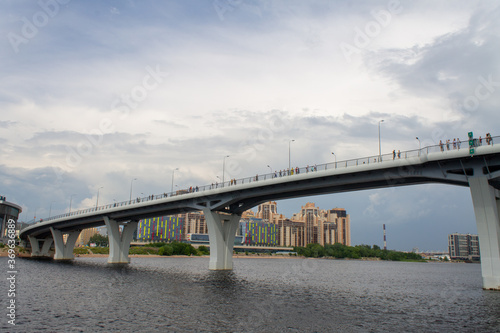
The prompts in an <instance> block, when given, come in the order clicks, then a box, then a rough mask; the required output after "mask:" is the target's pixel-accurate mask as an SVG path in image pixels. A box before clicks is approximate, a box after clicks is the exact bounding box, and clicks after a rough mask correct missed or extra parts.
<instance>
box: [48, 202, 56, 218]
mask: <svg viewBox="0 0 500 333" xmlns="http://www.w3.org/2000/svg"><path fill="white" fill-rule="evenodd" d="M54 202H55V201H52V202H51V203H50V206H49V219H50V216H51V213H52V204H53V203H54Z"/></svg>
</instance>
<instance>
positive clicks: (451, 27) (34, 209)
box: [0, 0, 500, 251]
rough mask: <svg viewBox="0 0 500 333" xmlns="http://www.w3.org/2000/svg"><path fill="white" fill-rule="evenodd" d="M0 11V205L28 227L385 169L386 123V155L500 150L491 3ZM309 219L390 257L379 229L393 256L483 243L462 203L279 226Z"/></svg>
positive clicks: (7, 6)
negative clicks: (302, 175) (459, 241)
mask: <svg viewBox="0 0 500 333" xmlns="http://www.w3.org/2000/svg"><path fill="white" fill-rule="evenodd" d="M0 6H1V9H2V10H1V11H0V35H1V36H2V38H0V75H1V77H2V80H0V115H1V117H0V156H1V159H0V194H1V195H5V196H6V197H7V200H8V201H10V202H14V203H16V204H18V205H20V206H22V207H23V213H22V214H21V216H20V220H21V221H30V220H31V221H33V219H34V217H35V216H36V218H37V219H39V218H44V217H48V216H49V215H55V214H61V213H64V212H67V211H68V210H69V207H70V204H71V207H72V208H71V209H72V210H73V209H79V208H88V207H92V206H95V205H96V203H97V198H99V204H104V203H113V202H114V201H117V202H118V201H124V200H128V199H129V197H130V195H131V189H132V196H133V197H138V196H147V195H150V194H158V193H164V192H169V191H170V189H171V187H172V186H174V189H181V188H186V187H189V186H193V185H205V184H210V183H213V182H216V181H218V180H219V179H220V178H222V172H223V164H224V162H225V171H226V172H225V175H224V176H225V177H226V179H229V178H243V177H248V176H252V175H255V174H257V173H259V174H262V173H266V172H269V171H270V169H272V170H280V169H284V168H286V167H288V162H289V149H290V160H291V164H292V165H294V166H306V165H313V164H321V163H327V162H333V161H334V159H335V158H336V159H337V160H338V161H341V160H346V159H351V158H356V157H364V156H372V155H377V154H378V137H379V136H378V127H379V121H380V120H384V122H383V123H380V138H381V148H382V153H390V152H392V150H393V149H396V150H402V151H403V150H410V149H416V148H418V147H419V144H421V145H422V146H428V145H434V144H437V143H438V142H439V140H446V139H453V138H461V139H465V138H466V137H467V133H468V132H469V131H473V132H474V134H475V136H476V137H477V136H479V135H483V136H484V134H485V133H487V132H490V133H492V135H493V136H495V135H500V113H499V112H498V110H499V109H500V66H499V65H500V60H499V59H500V56H499V50H500V4H499V3H498V2H497V1H469V0H467V1H439V2H436V1H418V2H416V1H393V0H391V1H355V2H354V1H326V0H324V1H314V0H311V1H298V0H287V1H285V0H269V1H260V0H255V1H250V0H209V1H201V0H200V1H184V0H183V1H181V0H178V1H147V0H146V1H132V0H129V1H77V0H72V1H70V0H41V1H18V0H16V1H14V0H2V1H0ZM416 137H418V138H419V139H420V142H419V141H418V140H416ZM291 140H295V141H293V142H291ZM332 152H334V153H335V155H332ZM225 156H229V157H227V158H225ZM177 168H178V170H176V169H177ZM172 176H174V183H173V184H172ZM134 179H135V180H134ZM98 194H99V197H98ZM307 202H314V203H316V205H317V206H319V207H320V208H322V209H329V208H334V207H342V208H345V209H346V210H347V212H348V213H349V214H350V216H351V239H352V243H353V244H370V245H373V244H377V245H379V246H382V245H383V232H382V224H384V223H385V224H386V227H387V245H388V248H390V249H397V250H412V249H413V248H414V247H418V248H419V249H420V250H421V251H425V250H447V235H448V234H450V233H454V232H460V233H476V232H477V230H476V224H475V218H474V212H473V207H472V202H471V198H470V192H469V189H468V188H464V187H455V186H446V185H436V184H428V185H418V186H407V187H401V188H387V189H380V190H369V191H360V192H350V193H342V194H332V195H322V196H314V197H304V198H297V199H291V200H283V201H278V212H279V213H282V214H284V215H286V216H287V217H291V216H292V214H293V213H295V212H298V211H299V210H300V207H301V206H302V205H305V204H306V203H307Z"/></svg>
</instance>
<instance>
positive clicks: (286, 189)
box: [20, 137, 500, 290]
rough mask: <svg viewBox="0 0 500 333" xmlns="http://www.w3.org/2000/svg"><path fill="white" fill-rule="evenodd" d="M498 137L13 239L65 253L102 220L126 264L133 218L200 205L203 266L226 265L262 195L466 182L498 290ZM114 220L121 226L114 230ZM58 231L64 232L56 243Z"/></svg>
mask: <svg viewBox="0 0 500 333" xmlns="http://www.w3.org/2000/svg"><path fill="white" fill-rule="evenodd" d="M499 140H500V137H494V138H492V141H491V142H489V144H488V143H486V141H485V140H483V142H482V144H480V143H479V141H478V140H475V141H474V144H475V145H476V147H475V148H474V152H473V154H471V152H470V151H469V145H468V142H463V143H462V144H461V145H460V144H458V145H453V144H452V143H450V144H449V145H448V146H447V145H437V146H429V147H425V148H422V149H418V150H411V151H404V152H401V153H400V154H392V153H391V154H384V155H380V156H378V155H377V156H371V157H364V158H358V159H352V160H347V161H339V162H335V163H328V164H321V165H317V166H311V167H302V168H295V169H293V172H292V170H288V171H286V172H284V173H281V175H280V173H269V174H263V175H257V176H254V177H248V178H243V179H237V180H231V181H226V182H224V183H220V184H216V185H213V184H212V185H206V186H196V187H194V188H191V189H189V190H186V191H177V192H176V193H164V194H159V195H153V196H150V197H146V198H140V199H136V200H130V201H124V202H120V203H114V204H108V205H103V206H99V207H94V208H89V209H82V210H78V211H74V212H71V213H68V214H62V215H59V216H54V217H51V218H49V219H44V220H40V221H39V222H37V223H35V224H33V225H30V226H29V227H26V228H25V229H23V230H22V231H21V232H20V238H21V240H23V241H24V242H26V243H27V241H28V240H29V243H30V245H31V249H32V256H48V253H49V250H50V249H51V247H52V246H53V247H54V248H55V254H54V259H62V260H68V259H73V248H74V245H75V242H76V240H77V238H78V236H79V234H80V232H81V230H83V229H85V228H90V227H97V226H103V225H106V227H107V230H108V236H109V242H110V244H109V245H110V253H109V259H108V262H109V263H128V262H129V258H128V251H129V247H130V242H131V241H132V236H133V233H134V231H135V230H136V229H137V223H138V221H139V220H141V219H145V218H151V217H156V216H160V215H172V214H177V213H182V212H187V211H200V210H201V211H203V212H204V214H205V218H206V221H207V225H208V231H209V237H210V262H209V268H210V269H214V270H221V269H232V267H233V264H232V252H233V245H234V238H235V235H236V230H237V227H238V223H239V220H240V217H241V213H242V212H243V211H245V210H247V209H250V208H252V207H254V206H256V205H258V204H260V203H263V202H266V201H270V200H281V199H288V198H296V197H304V196H311V195H318V194H327V193H338V192H348V191H358V190H367V189H377V188H386V187H393V186H404V185H414V184H424V183H442V184H449V185H458V186H468V187H469V188H470V191H471V196H472V202H473V205H474V212H475V216H476V223H477V230H478V235H479V242H480V252H481V269H482V275H483V287H484V288H485V289H496V290H500V219H499V216H500V201H499V200H500V191H499V190H500V144H493V142H499ZM120 226H122V228H120ZM64 235H67V237H66V241H64V237H63V236H64Z"/></svg>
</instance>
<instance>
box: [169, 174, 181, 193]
mask: <svg viewBox="0 0 500 333" xmlns="http://www.w3.org/2000/svg"><path fill="white" fill-rule="evenodd" d="M175 170H179V168H175V169H174V170H172V188H171V189H170V193H174V173H175Z"/></svg>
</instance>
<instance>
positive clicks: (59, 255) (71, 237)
mask: <svg viewBox="0 0 500 333" xmlns="http://www.w3.org/2000/svg"><path fill="white" fill-rule="evenodd" d="M50 232H51V233H52V238H53V239H54V247H55V249H56V253H55V254H54V260H71V259H74V258H75V256H74V255H73V249H74V248H75V243H76V240H77V239H78V236H80V233H81V230H75V231H71V232H67V233H64V234H67V235H68V238H66V244H65V243H64V237H63V232H62V231H61V230H57V229H54V228H52V227H51V228H50Z"/></svg>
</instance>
